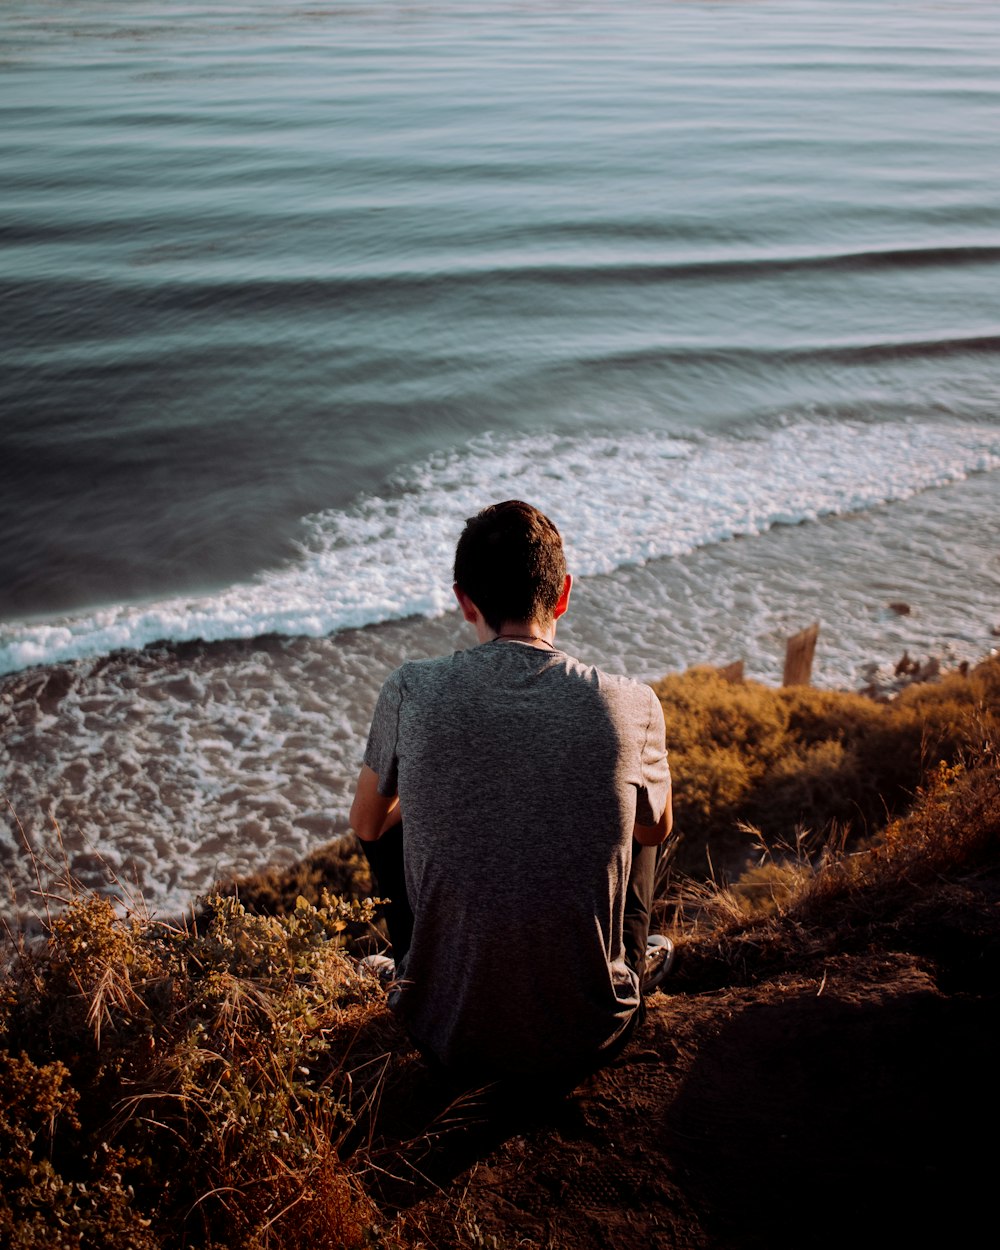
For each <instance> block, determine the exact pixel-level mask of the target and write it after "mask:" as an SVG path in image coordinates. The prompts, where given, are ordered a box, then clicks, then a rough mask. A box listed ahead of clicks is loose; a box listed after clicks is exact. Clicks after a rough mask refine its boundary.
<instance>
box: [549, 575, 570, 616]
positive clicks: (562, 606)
mask: <svg viewBox="0 0 1000 1250" xmlns="http://www.w3.org/2000/svg"><path fill="white" fill-rule="evenodd" d="M572 589H573V579H572V577H570V575H569V574H568V573H567V574H566V580H565V581H564V582H563V588H562V594H561V595H560V596H559V600H558V602H557V603H556V606H555V607H554V608H553V610H552V619H553V620H554V621H558V619H559V618H560V616H562V615H563V613H564V612H565V611H566V609H567V608H568V607H569V592H570V591H571V590H572Z"/></svg>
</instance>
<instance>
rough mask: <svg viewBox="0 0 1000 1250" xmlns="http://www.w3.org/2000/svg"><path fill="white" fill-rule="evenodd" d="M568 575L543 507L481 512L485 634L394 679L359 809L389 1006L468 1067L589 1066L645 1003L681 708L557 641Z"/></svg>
mask: <svg viewBox="0 0 1000 1250" xmlns="http://www.w3.org/2000/svg"><path fill="white" fill-rule="evenodd" d="M570 588H571V579H570V577H569V576H568V574H567V572H566V561H565V556H564V554H563V548H562V539H561V538H560V536H559V531H558V530H557V529H556V527H555V526H554V525H553V524H552V522H551V521H550V520H549V519H548V518H547V517H546V516H544V515H543V514H542V513H541V512H539V511H538V510H537V509H536V508H533V507H531V506H530V505H529V504H526V503H522V502H521V501H519V500H509V501H507V502H506V503H500V504H494V505H492V506H491V507H488V508H485V509H484V510H483V511H482V512H480V513H479V514H478V515H477V516H475V517H473V518H471V519H470V520H469V521H468V523H467V524H466V527H465V530H464V531H463V533H462V536H461V538H460V539H459V542H458V547H457V550H456V553H455V594H456V596H457V598H458V602H459V605H460V607H461V609H462V613H463V615H464V617H465V619H466V620H467V621H468V622H469V624H470V625H472V626H473V628H474V629H475V632H476V636H477V638H478V642H479V645H478V646H474V647H471V648H470V649H468V650H466V651H458V652H456V653H455V654H454V655H451V656H446V657H442V658H440V659H435V660H420V661H415V662H410V663H406V664H403V665H402V666H401V667H400V668H398V669H397V670H396V671H395V672H394V673H392V674H391V675H390V676H389V678H388V679H387V681H386V682H385V685H384V686H383V687H382V691H381V693H380V695H379V698H378V703H377V706H376V708H375V714H374V718H373V720H372V726H371V733H370V736H369V739H368V746H367V749H366V751H365V757H364V766H363V767H362V770H361V776H360V778H359V780H358V787H357V793H356V796H355V799H354V803H353V806H352V808H351V824H352V826H353V828H354V829H355V831H356V832H357V834H358V836H359V837H360V838H361V839H362V842H363V845H364V847H365V850H366V853H367V854H368V857H369V861H370V863H371V865H372V869H373V873H374V875H375V877H376V880H377V882H378V887H379V890H380V892H381V893H385V894H388V895H389V896H390V897H392V899H393V907H392V909H391V910H390V913H389V916H388V923H389V932H390V939H391V941H392V945H393V954H394V956H395V960H396V981H395V983H394V985H393V988H392V989H391V991H390V995H389V1002H390V1005H391V1006H392V1008H393V1009H394V1010H395V1011H396V1012H397V1013H398V1015H399V1017H400V1019H401V1020H402V1021H403V1023H404V1025H405V1027H406V1028H407V1030H408V1032H409V1033H410V1035H411V1036H412V1038H413V1039H414V1041H415V1042H416V1043H417V1045H418V1046H419V1047H420V1048H421V1049H422V1050H423V1052H424V1053H425V1054H426V1055H428V1056H429V1057H430V1058H431V1059H432V1060H435V1061H437V1062H438V1063H440V1064H441V1065H442V1066H443V1067H445V1068H446V1069H448V1070H450V1071H452V1072H455V1073H456V1074H468V1075H470V1076H474V1077H477V1078H494V1077H495V1078H501V1077H505V1076H518V1075H529V1074H530V1075H536V1076H544V1075H546V1074H551V1075H552V1076H553V1077H558V1078H563V1079H565V1078H567V1077H570V1076H575V1075H577V1074H580V1075H582V1074H583V1073H584V1072H586V1071H589V1070H592V1069H593V1068H595V1067H597V1066H599V1065H600V1064H602V1063H604V1062H607V1060H608V1059H609V1058H611V1057H612V1055H614V1054H616V1053H618V1051H619V1050H620V1049H621V1048H622V1047H623V1046H624V1044H625V1042H626V1041H627V1040H628V1037H629V1035H630V1034H631V1031H632V1029H633V1027H634V1025H635V1023H636V1020H637V1019H638V1016H639V1010H638V1009H639V1007H640V1002H641V988H642V986H641V983H642V979H643V974H644V968H645V961H646V951H647V937H648V930H649V909H650V904H651V901H652V892H653V876H654V870H655V861H656V848H657V846H658V844H660V843H661V842H663V840H664V839H665V838H666V837H667V835H668V833H669V832H670V828H671V823H672V817H671V799H670V772H669V769H668V766H667V754H666V748H665V744H664V724H663V713H662V709H661V708H660V704H659V701H658V700H657V698H656V696H655V695H654V693H653V691H652V690H651V689H650V688H649V687H648V686H644V685H640V684H638V683H637V682H634V681H630V680H629V679H627V678H624V677H616V676H610V675H609V674H607V673H603V672H601V671H600V670H599V669H596V668H593V667H590V666H588V665H585V664H582V663H580V662H579V661H578V660H575V659H573V658H572V657H570V656H568V655H566V654H565V652H563V651H561V650H559V648H558V647H557V646H556V644H555V633H556V622H557V621H558V619H559V618H560V617H561V616H562V615H563V613H564V612H565V611H566V608H567V605H568V603H569V596H570ZM403 822H405V823H403ZM404 860H405V887H404V878H403V861H404ZM663 949H664V952H665V951H666V949H667V948H666V947H664V948H663Z"/></svg>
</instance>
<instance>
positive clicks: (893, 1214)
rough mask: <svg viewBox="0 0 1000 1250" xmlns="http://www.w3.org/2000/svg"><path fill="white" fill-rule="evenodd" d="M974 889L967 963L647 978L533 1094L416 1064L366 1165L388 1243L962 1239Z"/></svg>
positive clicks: (883, 962)
mask: <svg viewBox="0 0 1000 1250" xmlns="http://www.w3.org/2000/svg"><path fill="white" fill-rule="evenodd" d="M980 902H981V906H980V907H979V910H978V913H977V914H978V916H979V920H978V921H977V925H978V926H979V928H980V929H982V927H983V919H982V918H983V917H986V920H987V923H986V927H987V929H988V930H989V931H988V932H982V933H981V934H980V937H981V939H982V943H983V949H984V950H986V949H987V948H988V949H989V952H990V958H989V959H987V960H985V962H984V963H983V964H982V966H980V967H974V968H967V969H966V971H967V973H968V975H965V976H962V975H958V976H956V975H955V960H954V959H950V960H949V959H942V958H938V957H936V956H935V954H934V953H933V952H931V953H927V952H925V953H922V954H917V953H913V952H912V951H892V950H890V949H871V948H870V949H868V950H866V951H861V952H854V953H850V954H847V953H845V954H842V955H837V956H834V957H833V958H825V959H823V960H822V962H821V963H817V965H816V966H815V967H812V968H805V969H803V968H799V969H797V970H796V971H794V972H786V973H783V974H779V975H776V976H774V977H771V978H770V979H767V980H765V981H762V982H760V983H758V984H756V985H751V986H742V987H729V988H722V989H715V990H710V991H704V992H697V991H695V990H692V989H691V988H687V989H686V991H685V992H676V991H675V992H673V993H671V992H662V991H661V992H657V993H655V994H654V995H652V996H651V997H650V999H649V1000H648V1007H649V1011H648V1016H647V1019H646V1022H645V1024H644V1026H643V1028H642V1030H641V1031H640V1033H639V1034H638V1035H637V1037H636V1038H635V1039H634V1040H633V1042H632V1043H631V1044H630V1046H629V1047H628V1049H627V1050H626V1051H625V1052H624V1053H623V1055H622V1056H621V1057H620V1059H619V1060H618V1061H617V1062H615V1063H614V1064H613V1065H612V1066H611V1067H609V1068H607V1069H605V1070H604V1071H602V1072H600V1073H598V1074H596V1075H594V1076H592V1077H590V1078H588V1080H587V1081H586V1082H585V1083H584V1084H583V1085H582V1086H581V1087H579V1088H578V1089H577V1090H576V1091H574V1093H573V1094H571V1095H570V1096H569V1097H567V1098H564V1099H561V1100H554V1101H551V1102H549V1103H548V1104H545V1103H544V1102H542V1103H540V1102H539V1100H538V1099H537V1098H535V1097H531V1098H529V1099H528V1100H527V1104H528V1105H521V1106H518V1105H515V1103H514V1102H512V1101H511V1100H510V1099H509V1097H506V1098H505V1099H504V1104H503V1106H501V1107H499V1108H498V1107H497V1106H495V1105H494V1106H485V1107H484V1105H483V1104H482V1103H481V1102H480V1103H477V1101H476V1100H475V1098H473V1099H471V1100H470V1101H468V1102H466V1103H464V1104H461V1105H459V1106H453V1107H451V1108H450V1110H443V1109H442V1096H441V1094H440V1092H439V1091H436V1090H435V1088H434V1086H433V1083H431V1082H430V1081H429V1078H428V1076H427V1074H426V1072H425V1071H424V1070H423V1069H422V1067H421V1065H420V1064H419V1063H415V1064H414V1067H413V1070H412V1072H411V1073H410V1074H409V1075H407V1076H406V1077H405V1078H404V1081H403V1086H404V1088H400V1089H397V1090H395V1091H387V1097H386V1100H385V1101H386V1104H392V1106H389V1105H387V1106H385V1107H384V1109H383V1116H382V1122H381V1125H380V1128H379V1131H380V1132H381V1134H382V1151H381V1153H379V1152H378V1151H376V1153H375V1158H376V1162H377V1170H374V1171H373V1172H372V1173H371V1174H370V1176H369V1181H370V1188H371V1192H372V1193H373V1195H374V1196H375V1197H376V1199H377V1201H378V1202H379V1204H380V1206H381V1209H382V1211H383V1212H384V1215H385V1219H386V1228H387V1230H388V1229H389V1228H390V1227H391V1226H392V1225H393V1221H394V1219H395V1227H394V1231H393V1232H391V1233H390V1232H389V1231H387V1234H386V1242H385V1244H386V1246H392V1245H394V1244H395V1239H396V1238H399V1240H400V1241H401V1242H402V1243H403V1244H405V1245H410V1246H413V1245H424V1246H427V1247H434V1248H440V1250H444V1248H450V1247H456V1246H473V1247H483V1248H484V1250H508V1248H511V1247H525V1248H526V1250H590V1248H591V1247H594V1248H597V1247H601V1248H605V1247H606V1248H609V1250H612V1248H613V1250H633V1248H635V1250H640V1248H641V1250H695V1248H702V1247H711V1248H713V1250H716V1248H718V1250H729V1248H732V1250H737V1248H739V1250H744V1248H751V1247H754V1248H756V1247H762V1248H763V1247H768V1248H769V1250H775V1248H784V1247H789V1248H793V1250H800V1248H809V1247H833V1246H838V1247H840V1246H844V1245H863V1246H867V1245H873V1246H875V1245H877V1246H887V1247H889V1246H906V1247H923V1246H928V1247H930V1246H938V1245H947V1246H962V1247H966V1246H974V1245H977V1244H980V1243H981V1242H982V1241H983V1240H984V1239H985V1238H986V1236H987V1233H986V1232H985V1231H984V1230H988V1229H990V1228H991V1227H992V1226H993V1219H992V1216H993V1213H994V1209H995V1165H996V1125H997V1112H998V1110H1000V1082H998V1079H997V1074H996V1037H997V1024H998V1023H1000V1013H998V989H1000V985H998V980H997V978H996V975H995V973H996V969H997V945H998V943H997V939H998V934H1000V910H998V908H1000V904H998V900H997V898H996V891H995V889H992V888H991V890H990V891H988V892H987V894H984V895H983V897H982V898H981V900H980ZM973 936H975V935H973ZM976 940H978V939H976ZM906 944H907V945H909V946H911V947H912V946H913V945H914V943H913V942H912V941H911V942H908V943H906ZM845 945H846V946H849V945H850V943H845ZM968 953H969V946H968V943H966V946H965V949H964V955H963V959H964V960H965V962H966V963H967V962H968ZM938 954H940V952H938ZM682 957H683V951H682ZM959 962H960V963H961V961H959ZM681 981H683V978H681ZM404 1105H405V1106H406V1108H407V1111H406V1114H405V1115H402V1116H401V1115H400V1114H398V1112H394V1111H393V1110H392V1107H393V1106H394V1107H396V1108H398V1107H400V1106H404ZM435 1116H437V1117H438V1118H437V1119H436V1120H435V1118H434V1117H435ZM404 1139H405V1144H403V1145H400V1142H401V1141H402V1140H404ZM992 1237H993V1234H989V1238H990V1240H992Z"/></svg>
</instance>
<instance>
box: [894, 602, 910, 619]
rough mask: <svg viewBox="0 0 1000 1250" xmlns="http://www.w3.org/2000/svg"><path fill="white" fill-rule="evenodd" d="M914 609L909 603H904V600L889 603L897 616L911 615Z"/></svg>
mask: <svg viewBox="0 0 1000 1250" xmlns="http://www.w3.org/2000/svg"><path fill="white" fill-rule="evenodd" d="M912 610H913V609H912V608H911V607H910V605H909V604H908V603H903V602H902V601H897V602H896V603H890V604H889V611H890V612H895V613H896V615H897V616H909V615H910V613H911V612H912Z"/></svg>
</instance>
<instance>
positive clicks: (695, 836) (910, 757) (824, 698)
mask: <svg viewBox="0 0 1000 1250" xmlns="http://www.w3.org/2000/svg"><path fill="white" fill-rule="evenodd" d="M654 689H655V690H656V692H657V694H658V695H659V698H660V701H661V703H662V705H663V712H664V718H665V720H666V724H667V744H668V746H669V748H670V756H671V770H672V772H673V775H674V787H675V793H674V809H675V817H676V827H677V830H678V837H679V842H680V846H679V849H678V852H677V858H676V861H675V862H676V863H677V864H678V866H679V867H681V868H682V869H684V870H686V871H687V872H690V873H695V874H698V875H704V874H705V871H706V867H707V856H706V852H707V853H708V856H710V858H711V860H712V862H713V863H714V865H715V866H718V865H719V864H720V863H732V862H736V863H737V864H739V862H740V860H741V859H742V861H743V863H744V864H745V862H746V857H747V854H748V844H747V841H746V838H745V836H744V835H743V833H742V832H741V827H742V826H744V825H746V824H750V825H753V826H755V827H756V828H758V829H760V830H761V832H762V834H763V836H764V837H765V839H766V841H767V842H768V843H769V844H771V845H774V844H777V843H780V842H789V843H790V842H794V841H795V839H796V836H797V833H798V832H799V831H800V830H801V829H803V828H807V829H809V830H811V831H812V832H813V833H815V834H819V835H827V834H829V833H830V832H831V831H832V830H834V829H837V830H839V831H841V832H842V833H843V834H844V835H845V836H846V838H847V840H848V842H851V841H853V842H857V841H858V840H859V839H862V838H864V837H866V836H870V835H871V834H873V833H874V832H875V831H877V830H878V829H880V828H882V827H883V826H884V825H885V823H886V821H887V820H888V819H890V818H892V816H894V815H895V814H897V813H898V812H900V811H902V810H905V808H906V807H908V806H909V804H910V803H911V802H912V801H913V799H914V797H915V795H916V793H917V791H918V789H919V788H920V786H921V784H922V783H923V782H924V780H925V779H926V777H927V776H928V772H929V770H931V769H933V768H934V767H936V765H937V764H938V762H939V761H942V760H943V761H945V762H946V763H948V764H951V763H954V762H956V761H958V760H960V759H961V758H963V757H965V756H967V755H969V754H974V753H975V752H976V751H978V750H981V749H982V748H983V746H984V745H985V744H987V743H988V742H990V741H996V740H998V739H1000V732H998V728H1000V725H998V720H1000V716H998V706H1000V657H993V658H992V659H990V660H987V661H986V662H985V663H984V664H982V665H980V666H979V668H977V669H976V670H975V671H974V672H972V673H971V674H969V675H967V676H962V675H959V674H954V675H952V676H950V677H947V678H945V679H944V680H942V681H941V682H939V683H937V684H936V685H933V686H911V687H910V688H909V689H907V690H905V691H904V692H903V693H902V694H901V695H900V696H899V698H898V699H896V700H895V701H894V702H892V703H876V702H874V701H873V700H871V699H869V698H866V697H864V696H862V695H855V694H845V693H840V692H836V691H824V690H813V689H811V688H809V687H803V686H795V687H789V688H787V689H782V690H776V689H771V688H768V687H765V686H762V685H758V684H757V683H755V682H738V683H733V682H728V681H726V680H724V679H723V678H721V677H720V676H719V675H718V674H717V673H716V672H715V671H714V670H711V669H693V670H691V671H690V672H688V673H684V674H678V675H674V676H670V677H666V678H664V679H663V680H662V681H660V682H657V683H654Z"/></svg>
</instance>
